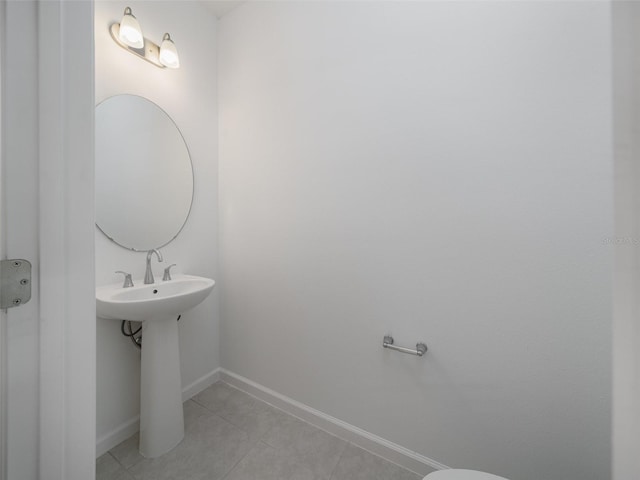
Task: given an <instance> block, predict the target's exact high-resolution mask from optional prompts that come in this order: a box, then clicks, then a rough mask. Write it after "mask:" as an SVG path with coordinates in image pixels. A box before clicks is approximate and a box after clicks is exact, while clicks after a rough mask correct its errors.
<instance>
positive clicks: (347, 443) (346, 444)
mask: <svg viewBox="0 0 640 480" xmlns="http://www.w3.org/2000/svg"><path fill="white" fill-rule="evenodd" d="M349 445H351V442H349V441H345V443H344V448H343V449H342V451H341V452H340V458H338V461H337V462H336V464H335V465H334V466H333V468H332V469H331V474H330V475H329V480H333V478H334V477H333V474H334V473H335V472H336V468H338V465H340V462H341V461H342V457H344V452H346V451H347V448H349Z"/></svg>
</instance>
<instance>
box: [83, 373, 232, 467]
mask: <svg viewBox="0 0 640 480" xmlns="http://www.w3.org/2000/svg"><path fill="white" fill-rule="evenodd" d="M221 370H222V369H221V368H216V369H215V370H213V371H211V372H209V373H207V374H206V375H203V376H202V377H200V378H198V379H197V380H196V381H195V382H192V383H190V384H189V385H187V386H186V387H184V388H183V389H182V401H183V402H186V401H187V400H189V399H190V398H192V397H194V396H195V395H197V394H198V393H200V392H201V391H203V390H204V389H205V388H208V387H210V386H211V385H213V384H214V383H216V382H217V381H218V380H220V372H221ZM138 430H140V415H136V416H135V417H134V418H131V419H129V420H127V421H126V422H124V423H122V424H121V425H119V426H117V427H116V428H114V429H113V430H111V431H110V432H109V433H106V434H104V435H102V436H101V437H99V438H98V439H97V440H96V458H98V457H99V456H101V455H103V454H105V453H107V452H108V451H109V450H111V449H112V448H113V447H115V446H116V445H118V444H119V443H120V442H123V441H125V440H126V439H127V438H129V437H130V436H131V435H133V434H134V433H136V432H137V431H138Z"/></svg>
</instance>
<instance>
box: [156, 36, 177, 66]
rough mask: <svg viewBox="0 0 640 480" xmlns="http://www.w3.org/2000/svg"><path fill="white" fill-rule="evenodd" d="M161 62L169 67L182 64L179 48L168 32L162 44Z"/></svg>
mask: <svg viewBox="0 0 640 480" xmlns="http://www.w3.org/2000/svg"><path fill="white" fill-rule="evenodd" d="M160 63H161V64H162V65H164V66H165V67H168V68H178V67H179V66H180V58H179V57H178V50H177V49H176V45H175V43H173V40H171V37H170V36H169V34H168V33H165V34H164V38H163V39H162V44H161V45H160Z"/></svg>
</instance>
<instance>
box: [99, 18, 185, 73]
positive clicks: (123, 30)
mask: <svg viewBox="0 0 640 480" xmlns="http://www.w3.org/2000/svg"><path fill="white" fill-rule="evenodd" d="M109 31H110V32H111V37H112V38H113V40H114V41H115V42H116V43H117V44H118V45H120V46H121V47H122V48H124V49H125V50H127V51H129V52H131V53H133V54H134V55H137V56H138V57H140V58H143V59H144V60H146V61H147V62H149V63H153V64H154V65H155V66H156V67H160V68H165V67H168V68H178V67H179V66H180V59H179V57H178V50H177V49H176V45H175V44H174V43H173V40H171V37H170V36H169V34H168V33H165V34H164V37H163V39H162V44H161V45H160V46H158V45H157V44H155V43H153V42H152V41H151V40H149V39H148V38H144V36H143V35H142V30H141V28H140V24H139V23H138V20H137V19H136V17H134V16H133V13H132V12H131V8H129V7H127V8H125V9H124V15H123V17H122V20H121V21H120V23H114V24H113V25H111V27H110V28H109Z"/></svg>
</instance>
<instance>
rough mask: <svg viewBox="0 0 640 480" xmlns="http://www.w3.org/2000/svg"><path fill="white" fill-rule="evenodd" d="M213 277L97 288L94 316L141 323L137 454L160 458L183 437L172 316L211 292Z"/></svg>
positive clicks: (175, 327) (198, 301) (178, 358)
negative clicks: (95, 314)
mask: <svg viewBox="0 0 640 480" xmlns="http://www.w3.org/2000/svg"><path fill="white" fill-rule="evenodd" d="M214 285H215V282H214V281H213V280H211V279H209V278H203V277H197V276H193V275H176V276H175V278H174V279H173V280H168V281H166V282H156V283H152V284H150V285H136V286H134V287H129V288H122V284H114V285H107V286H103V287H98V288H97V289H96V310H97V313H98V316H99V317H102V318H111V319H116V320H133V321H137V322H142V342H143V344H142V359H141V374H140V377H141V380H140V453H141V454H142V455H144V456H145V457H150V458H154V457H159V456H160V455H162V454H164V453H166V452H168V451H169V450H171V449H172V448H173V447H175V446H176V445H177V444H178V443H180V441H181V440H182V438H183V437H184V416H183V412H182V385H181V381H180V352H179V349H178V322H177V321H176V318H177V316H178V315H179V314H181V313H183V312H184V311H186V310H188V309H190V308H193V307H195V306H196V305H198V304H199V303H200V302H202V301H203V300H204V299H205V298H206V297H207V296H208V295H209V293H211V290H212V289H213V286H214Z"/></svg>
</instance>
